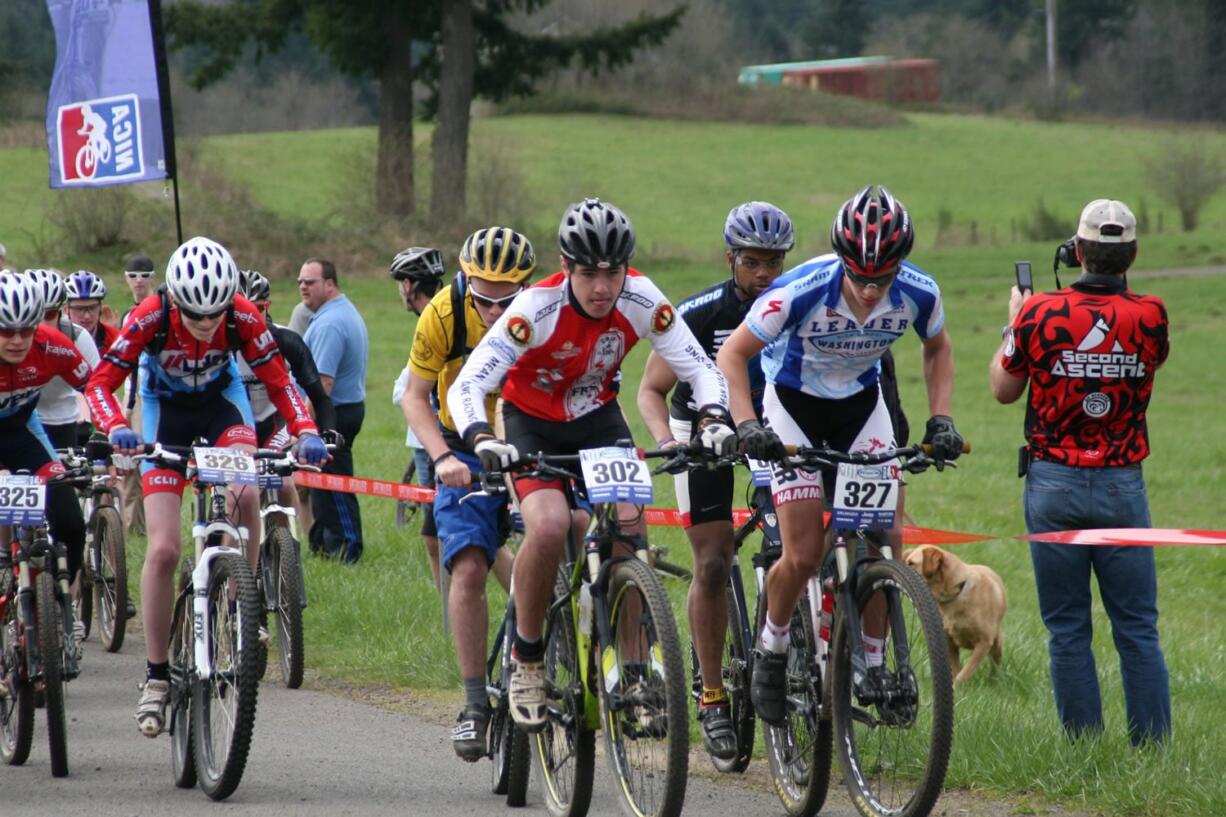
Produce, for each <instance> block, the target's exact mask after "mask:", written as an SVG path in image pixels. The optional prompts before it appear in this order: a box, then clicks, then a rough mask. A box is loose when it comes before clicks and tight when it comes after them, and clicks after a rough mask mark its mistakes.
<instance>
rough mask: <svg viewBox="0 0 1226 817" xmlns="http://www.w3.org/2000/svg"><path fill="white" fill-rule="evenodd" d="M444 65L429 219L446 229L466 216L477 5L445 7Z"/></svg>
mask: <svg viewBox="0 0 1226 817" xmlns="http://www.w3.org/2000/svg"><path fill="white" fill-rule="evenodd" d="M442 22H443V32H442V34H443V37H442V53H443V58H442V64H441V66H440V71H439V87H438V99H439V103H438V124H437V126H436V127H435V129H434V141H433V151H434V154H433V155H434V179H433V183H432V185H431V190H430V219H431V221H432V222H433V223H434V226H435V227H437V228H443V229H446V228H448V227H451V226H453V225H455V224H456V223H457V222H458V221H460V219H462V218H463V217H464V211H465V201H466V196H465V192H466V191H465V186H466V184H465V183H466V181H467V171H468V126H469V107H470V105H471V104H472V98H473V63H474V59H475V55H474V48H475V44H474V35H473V4H472V0H449V1H448V2H446V3H444V4H443V21H442Z"/></svg>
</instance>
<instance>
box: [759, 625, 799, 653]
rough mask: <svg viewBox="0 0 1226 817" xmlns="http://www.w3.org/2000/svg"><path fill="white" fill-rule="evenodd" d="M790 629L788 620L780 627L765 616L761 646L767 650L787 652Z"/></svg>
mask: <svg viewBox="0 0 1226 817" xmlns="http://www.w3.org/2000/svg"><path fill="white" fill-rule="evenodd" d="M791 629H792V627H791V622H790V621H789V622H788V623H787V624H784V625H783V626H782V627H780V626H778V625H777V624H775V623H774V622H773V621H771V619H770V616H767V617H766V624H765V625H764V626H763V627H762V648H763V649H765V650H767V651H769V652H787V651H788V641H789V638H788V633H790V632H791Z"/></svg>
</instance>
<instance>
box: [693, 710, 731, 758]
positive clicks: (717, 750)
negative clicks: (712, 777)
mask: <svg viewBox="0 0 1226 817" xmlns="http://www.w3.org/2000/svg"><path fill="white" fill-rule="evenodd" d="M698 722H699V723H700V724H702V745H703V746H704V747H706V750H707V754H709V755H711V757H713V758H715V759H716V760H733V759H735V758H736V755H737V745H736V730H735V729H733V728H732V707H730V706H729V705H728V704H727V703H723V704H715V705H714V706H700V707H698Z"/></svg>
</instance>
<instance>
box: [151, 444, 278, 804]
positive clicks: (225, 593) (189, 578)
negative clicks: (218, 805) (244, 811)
mask: <svg viewBox="0 0 1226 817" xmlns="http://www.w3.org/2000/svg"><path fill="white" fill-rule="evenodd" d="M261 454H263V455H264V456H268V455H271V456H276V457H280V456H282V455H281V453H280V452H256V455H255V456H261ZM136 459H144V460H149V461H151V462H153V463H155V464H156V465H158V466H159V467H164V468H181V469H184V471H185V473H186V476H187V479H188V481H189V482H190V483H191V487H192V492H193V495H194V499H195V514H194V518H193V522H192V540H193V543H194V545H195V549H194V555H193V556H192V557H190V558H188V559H187V560H185V562H184V565H183V567H182V570H181V571H180V576H179V582H178V595H177V596H176V598H175V604H174V615H173V618H172V624H171V629H170V706H169V709H170V728H169V732H170V738H171V740H170V747H171V751H170V756H171V769H172V773H173V778H174V782H175V785H176V786H178V787H180V788H191V787H193V786H195V785H197V783H198V784H199V786H200V788H201V789H202V790H203V791H204V793H205V794H206V795H208V796H209V797H210V798H211V799H213V800H223V799H225V798H226V797H228V796H230V794H232V793H233V792H234V790H235V789H236V788H237V787H238V784H239V782H240V781H241V780H242V776H243V770H244V768H245V767H246V764H247V753H248V750H249V749H250V747H251V735H252V732H253V730H254V728H255V710H256V698H257V693H258V690H259V682H260V678H259V676H258V675H257V674H256V670H257V668H258V666H259V665H261V664H262V662H263V661H266V660H267V656H266V655H261V654H262V653H265V647H264V645H262V644H261V643H260V637H259V636H260V633H259V625H260V621H261V620H262V618H263V600H262V599H261V597H260V594H259V591H258V589H257V587H256V580H255V576H254V575H253V573H252V571H251V567H250V564H249V563H248V561H247V557H246V555H245V551H246V549H247V546H248V541H249V540H248V531H247V529H246V528H245V527H238V526H236V525H235V524H234V523H233V522H232V521H231V518H230V515H229V514H228V513H227V510H226V492H225V491H224V490H223V489H224V487H225V486H226V485H230V484H239V485H248V486H251V487H252V489H254V488H255V487H256V485H257V473H256V466H255V457H253V455H251V454H243V453H240V452H237V451H234V450H232V449H228V448H209V447H206V446H203V445H199V446H192V447H175V446H163V445H161V444H160V443H158V444H154V445H152V446H146V447H145V453H143V454H139V455H137V457H136ZM230 543H233V544H230Z"/></svg>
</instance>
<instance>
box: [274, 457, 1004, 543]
mask: <svg viewBox="0 0 1226 817" xmlns="http://www.w3.org/2000/svg"><path fill="white" fill-rule="evenodd" d="M294 483H295V484H296V485H301V486H304V487H306V488H320V489H322V490H325V491H340V492H341V493H346V494H365V495H366V496H381V497H384V498H386V499H406V500H408V501H410V502H432V501H433V500H434V491H433V490H431V489H430V488H423V487H421V486H420V485H406V484H405V483H403V482H388V481H387V480H382V479H365V478H363V477H347V476H342V475H339V474H319V473H315V472H313V471H299V472H297V473H296V474H294ZM643 514H644V516H645V517H646V521H647V524H648V525H663V526H669V527H680V526H681V513H680V512H679V511H677V510H676V509H675V508H646V509H644V511H643ZM829 516H830V515H829V514H827V515H826V517H827V520H828V519H829ZM748 518H749V511H747V510H745V509H743V508H742V509H739V510H734V511H733V512H732V521H733V524H736V525H741V524H744V522H745V520H747V519H748ZM992 538H993V537H991V536H981V535H979V534H977V533H961V532H959V531H952V530H937V529H934V528H920V527H917V526H915V525H906V526H904V527H903V542H904V543H905V544H908V545H956V544H963V543H966V542H986V541H988V540H989V539H992Z"/></svg>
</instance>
